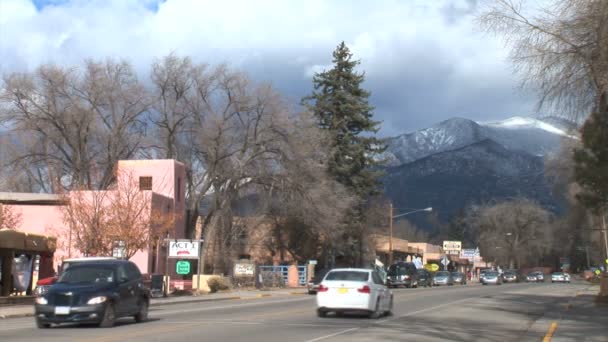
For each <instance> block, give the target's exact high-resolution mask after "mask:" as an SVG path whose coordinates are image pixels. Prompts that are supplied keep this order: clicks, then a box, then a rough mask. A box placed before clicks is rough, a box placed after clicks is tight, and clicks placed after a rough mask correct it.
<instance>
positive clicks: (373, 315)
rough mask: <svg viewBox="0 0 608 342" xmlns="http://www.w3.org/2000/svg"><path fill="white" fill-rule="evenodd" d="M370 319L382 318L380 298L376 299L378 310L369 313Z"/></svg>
mask: <svg viewBox="0 0 608 342" xmlns="http://www.w3.org/2000/svg"><path fill="white" fill-rule="evenodd" d="M369 318H371V319H377V318H380V298H378V299H376V308H375V309H374V311H372V312H370V313H369Z"/></svg>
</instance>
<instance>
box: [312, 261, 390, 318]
mask: <svg viewBox="0 0 608 342" xmlns="http://www.w3.org/2000/svg"><path fill="white" fill-rule="evenodd" d="M392 310H393V293H392V291H391V290H390V289H389V288H388V287H387V286H386V285H385V284H384V281H383V280H382V278H381V277H380V275H379V274H378V272H376V271H374V270H371V269H363V268H337V269H333V270H331V271H329V272H328V273H327V274H326V275H325V277H324V278H323V281H321V284H319V287H318V289H317V316H319V317H325V316H326V315H327V313H328V312H334V313H335V314H336V315H342V314H344V313H349V312H364V313H366V314H368V316H369V317H370V318H379V317H380V316H382V315H388V314H390V313H391V312H392Z"/></svg>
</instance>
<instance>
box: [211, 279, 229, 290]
mask: <svg viewBox="0 0 608 342" xmlns="http://www.w3.org/2000/svg"><path fill="white" fill-rule="evenodd" d="M207 285H208V286H209V291H210V292H211V293H215V292H217V291H221V290H230V282H229V281H228V279H226V278H223V277H213V278H211V279H209V280H207Z"/></svg>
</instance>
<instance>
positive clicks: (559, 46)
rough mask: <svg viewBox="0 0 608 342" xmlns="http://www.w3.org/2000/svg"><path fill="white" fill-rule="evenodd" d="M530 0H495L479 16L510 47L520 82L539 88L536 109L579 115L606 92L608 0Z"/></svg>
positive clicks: (602, 97) (591, 106) (588, 111)
mask: <svg viewBox="0 0 608 342" xmlns="http://www.w3.org/2000/svg"><path fill="white" fill-rule="evenodd" d="M524 3H525V4H527V5H528V6H527V7H525V6H524ZM533 3H536V4H538V3H537V2H531V1H530V2H522V1H516V0H493V1H491V2H490V5H489V6H488V7H487V8H485V9H484V10H483V11H482V13H481V14H480V15H479V17H478V21H479V23H480V25H481V27H482V28H483V29H484V30H486V31H489V32H494V33H498V34H502V35H503V36H504V38H505V40H506V42H507V43H508V44H509V45H510V46H511V47H512V50H511V60H512V61H513V63H514V65H515V67H516V71H518V72H519V73H520V74H521V75H522V76H523V83H522V84H523V85H524V86H527V85H530V86H533V87H537V88H538V90H539V94H540V101H539V103H538V104H539V109H540V108H542V107H548V108H551V109H553V110H555V111H556V112H557V113H558V114H559V115H568V116H569V117H570V118H573V119H576V120H577V121H580V119H584V118H586V117H587V115H588V114H589V113H590V112H591V110H593V109H595V108H598V107H599V106H600V102H601V101H606V95H607V94H608V2H606V1H605V0H557V1H555V2H552V3H550V4H548V5H546V6H542V7H532V4H533ZM602 95H603V96H602ZM602 99H603V100H602Z"/></svg>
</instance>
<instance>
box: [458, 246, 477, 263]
mask: <svg viewBox="0 0 608 342" xmlns="http://www.w3.org/2000/svg"><path fill="white" fill-rule="evenodd" d="M460 257H461V258H463V259H469V260H470V261H473V260H475V258H478V257H479V248H476V249H472V248H471V249H463V250H461V251H460Z"/></svg>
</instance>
